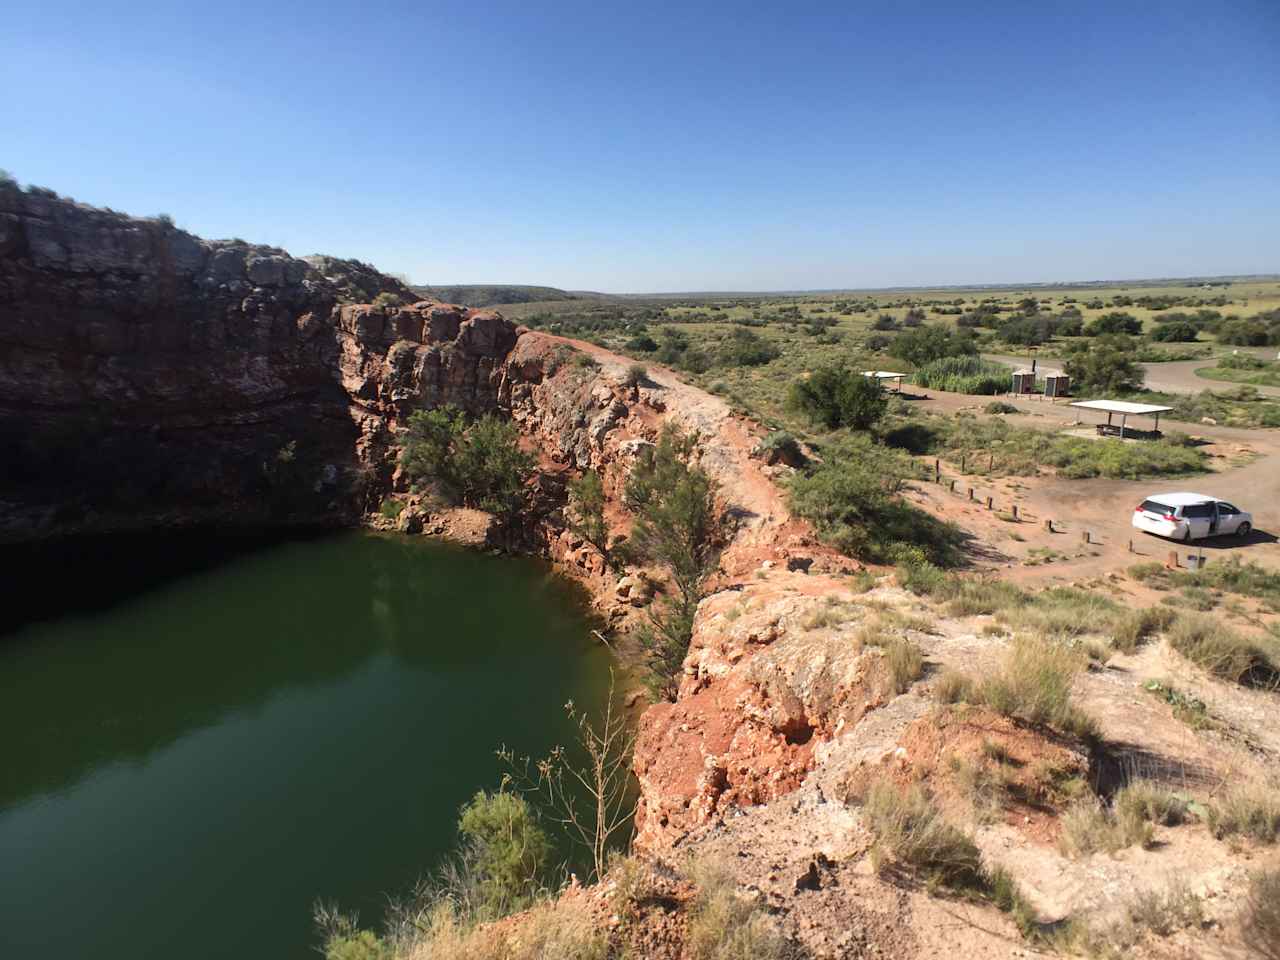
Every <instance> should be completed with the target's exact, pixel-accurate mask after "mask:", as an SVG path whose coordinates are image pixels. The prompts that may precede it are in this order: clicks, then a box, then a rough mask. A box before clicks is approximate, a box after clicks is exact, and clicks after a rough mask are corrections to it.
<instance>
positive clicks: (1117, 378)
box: [1063, 336, 1145, 392]
mask: <svg viewBox="0 0 1280 960" xmlns="http://www.w3.org/2000/svg"><path fill="white" fill-rule="evenodd" d="M1133 351H1134V345H1133V342H1132V341H1131V340H1129V339H1128V338H1126V337H1123V336H1121V337H1109V336H1108V337H1099V338H1098V339H1097V340H1096V341H1094V342H1093V343H1082V344H1076V345H1074V346H1073V347H1071V348H1070V349H1069V350H1068V351H1067V352H1066V354H1065V356H1064V363H1063V372H1064V373H1066V375H1067V376H1069V377H1070V378H1071V381H1072V386H1073V387H1074V388H1075V389H1076V390H1100V391H1119V392H1123V391H1131V390H1137V389H1139V388H1141V386H1142V382H1143V379H1144V378H1145V374H1144V373H1143V371H1142V368H1141V367H1139V366H1138V365H1137V364H1136V363H1135V362H1134V360H1133Z"/></svg>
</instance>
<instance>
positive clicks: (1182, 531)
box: [1133, 493, 1253, 540]
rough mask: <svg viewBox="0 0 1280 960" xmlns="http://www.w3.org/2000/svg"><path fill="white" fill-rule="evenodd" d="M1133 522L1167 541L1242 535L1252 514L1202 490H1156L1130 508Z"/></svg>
mask: <svg viewBox="0 0 1280 960" xmlns="http://www.w3.org/2000/svg"><path fill="white" fill-rule="evenodd" d="M1133 525H1134V526H1135V527H1137V528H1138V529H1139V530H1145V531H1146V532H1147V533H1154V534H1155V535H1156V536H1158V537H1168V538H1169V539H1170V540H1198V539H1200V538H1201V537H1217V536H1221V535H1224V534H1231V533H1234V534H1236V535H1237V536H1241V537H1243V536H1247V535H1248V533H1249V531H1250V530H1252V529H1253V514H1251V513H1246V512H1245V511H1244V510H1241V509H1240V508H1239V507H1236V506H1232V505H1231V504H1229V503H1227V501H1225V500H1219V499H1218V498H1217V497H1206V496H1205V495H1204V494H1202V493H1159V494H1156V495H1155V496H1153V497H1148V498H1147V499H1146V500H1143V501H1142V503H1140V504H1138V505H1137V506H1136V507H1135V508H1134V510H1133Z"/></svg>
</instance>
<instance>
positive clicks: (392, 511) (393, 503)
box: [378, 497, 404, 520]
mask: <svg viewBox="0 0 1280 960" xmlns="http://www.w3.org/2000/svg"><path fill="white" fill-rule="evenodd" d="M403 512H404V501H402V500H395V499H393V498H391V497H387V498H386V499H385V500H383V501H382V503H380V504H378V513H380V514H382V515H383V516H384V517H386V518H387V519H388V520H395V519H396V518H397V517H399V516H400V514H401V513H403Z"/></svg>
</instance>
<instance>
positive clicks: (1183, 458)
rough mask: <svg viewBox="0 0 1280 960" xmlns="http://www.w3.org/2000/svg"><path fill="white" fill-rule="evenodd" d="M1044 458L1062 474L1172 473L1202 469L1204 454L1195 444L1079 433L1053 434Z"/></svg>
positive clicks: (1075, 476)
mask: <svg viewBox="0 0 1280 960" xmlns="http://www.w3.org/2000/svg"><path fill="white" fill-rule="evenodd" d="M1045 462H1046V463H1048V464H1050V465H1051V466H1054V467H1057V468H1058V473H1059V475H1060V476H1063V477H1070V478H1073V479H1082V478H1088V477H1117V478H1122V479H1127V480H1136V479H1138V478H1140V477H1152V476H1176V475H1178V474H1184V473H1198V472H1200V471H1203V470H1204V469H1205V466H1206V463H1207V458H1206V456H1205V454H1204V453H1203V451H1201V450H1199V449H1197V448H1195V447H1185V446H1181V445H1179V444H1175V443H1170V442H1169V441H1167V440H1157V441H1155V442H1151V443H1143V444H1132V443H1101V442H1098V441H1096V440H1086V439H1084V438H1083V437H1057V438H1055V439H1054V442H1053V444H1052V445H1051V446H1050V447H1049V449H1048V450H1047V451H1046V454H1045Z"/></svg>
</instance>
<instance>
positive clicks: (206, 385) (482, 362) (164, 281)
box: [0, 187, 516, 539]
mask: <svg viewBox="0 0 1280 960" xmlns="http://www.w3.org/2000/svg"><path fill="white" fill-rule="evenodd" d="M380 295H386V296H382V297H381V299H383V300H385V299H386V298H387V296H390V297H394V298H399V299H400V300H401V301H402V302H405V303H411V302H412V301H413V300H414V299H416V298H415V297H414V296H413V295H412V293H411V292H410V291H409V290H408V289H407V288H405V287H404V286H403V285H401V284H400V283H399V282H398V281H395V280H393V279H391V278H389V277H385V276H383V275H381V274H379V273H377V272H376V271H375V270H373V269H372V268H371V267H368V266H367V265H365V264H362V263H359V262H357V261H343V260H335V259H332V258H327V257H314V258H310V259H308V260H299V259H296V258H293V257H290V256H289V255H288V254H286V253H284V252H283V251H281V250H277V249H273V248H269V247H261V246H254V245H250V244H247V243H244V242H243V241H207V240H202V239H200V238H198V237H194V236H192V235H190V234H188V233H185V232H183V231H181V230H176V229H174V228H173V227H172V226H170V225H168V224H166V223H163V222H161V221H158V220H141V219H135V218H130V217H126V216H124V215H121V214H117V213H113V212H111V211H104V210H97V209H94V208H91V207H86V206H82V205H80V204H76V203H74V202H72V201H69V200H60V199H56V198H51V197H45V196H38V195H33V194H28V193H23V192H21V191H18V190H16V189H13V188H7V187H0V490H2V491H3V494H0V539H21V538H26V537H31V536H39V535H42V534H45V533H51V532H70V531H93V530H105V529H113V528H119V527H124V526H132V527H146V526H155V525H169V524H175V523H177V524H181V523H193V522H201V521H216V522H218V523H223V524H225V523H237V522H242V523H252V524H259V523H274V522H284V523H294V522H311V521H317V520H319V521H335V520H341V519H344V518H347V519H349V518H351V517H352V516H353V515H355V514H357V513H359V512H361V511H362V510H363V509H364V506H365V499H366V496H367V489H368V488H369V487H370V486H376V484H377V482H378V481H379V480H381V479H384V478H385V477H386V476H388V475H389V472H390V470H389V466H388V464H387V463H386V462H385V461H386V455H387V450H388V448H389V443H388V439H389V431H390V430H391V429H393V428H394V426H395V425H396V423H397V422H398V420H399V419H400V418H402V417H403V416H405V415H407V413H408V412H409V411H410V410H412V409H415V408H417V407H421V406H434V405H436V404H440V403H456V404H458V405H460V406H463V407H466V408H469V409H473V410H478V409H489V408H492V407H493V406H495V404H496V396H497V387H498V383H499V379H500V378H499V376H498V373H497V371H498V368H499V367H500V365H501V363H502V359H503V357H504V356H505V355H506V353H507V352H509V351H510V350H511V348H512V346H513V345H514V343H515V339H516V333H515V328H514V327H513V326H512V325H511V324H510V323H508V322H506V321H505V320H503V319H502V318H501V317H499V316H498V315H497V314H494V313H492V312H487V311H468V310H466V309H464V308H461V307H455V306H450V305H447V304H437V303H432V302H419V303H412V305H411V306H407V307H401V308H395V307H380V306H373V305H370V304H368V303H359V302H354V303H353V302H351V301H369V300H374V299H378V298H379V297H380ZM393 302H394V301H393Z"/></svg>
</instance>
